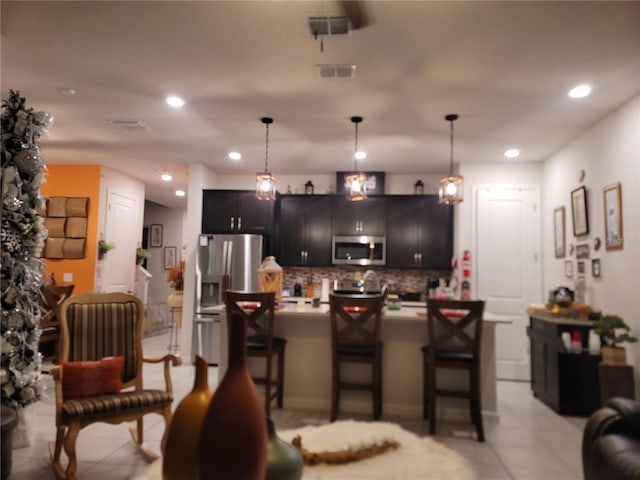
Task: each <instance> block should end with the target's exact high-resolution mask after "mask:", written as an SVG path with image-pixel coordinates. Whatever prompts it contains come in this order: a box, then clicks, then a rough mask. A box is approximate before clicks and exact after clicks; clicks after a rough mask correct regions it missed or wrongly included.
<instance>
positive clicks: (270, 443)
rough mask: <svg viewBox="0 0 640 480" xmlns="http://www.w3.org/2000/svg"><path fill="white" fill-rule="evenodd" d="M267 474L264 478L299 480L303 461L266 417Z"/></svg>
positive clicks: (271, 479) (266, 479) (270, 479)
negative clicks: (279, 435)
mask: <svg viewBox="0 0 640 480" xmlns="http://www.w3.org/2000/svg"><path fill="white" fill-rule="evenodd" d="M267 434H268V436H269V438H268V440H267V476H266V477H265V480H300V479H301V478H302V469H303V467H304V463H303V461H302V455H301V454H300V452H299V451H298V449H297V448H296V447H294V446H293V445H292V444H290V443H288V442H285V441H284V440H282V439H281V438H280V437H278V434H277V433H276V429H275V426H274V424H273V421H272V420H271V419H270V418H267Z"/></svg>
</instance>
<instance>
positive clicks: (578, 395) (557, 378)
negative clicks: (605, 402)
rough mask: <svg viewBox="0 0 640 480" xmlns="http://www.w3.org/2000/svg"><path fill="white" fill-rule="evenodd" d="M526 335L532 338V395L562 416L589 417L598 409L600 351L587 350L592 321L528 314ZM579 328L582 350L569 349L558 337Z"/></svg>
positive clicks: (599, 402)
mask: <svg viewBox="0 0 640 480" xmlns="http://www.w3.org/2000/svg"><path fill="white" fill-rule="evenodd" d="M529 318H530V323H529V327H527V334H528V335H529V338H530V340H531V389H532V390H533V394H534V395H535V396H536V397H537V398H539V399H540V400H541V401H542V402H544V403H545V404H546V405H548V406H549V407H551V408H552V409H553V410H555V411H556V412H558V413H560V414H563V415H585V416H588V415H590V414H591V413H593V412H594V411H595V410H597V409H598V408H600V406H601V400H600V375H599V365H600V361H601V360H602V356H601V355H600V354H594V353H590V352H589V350H588V348H587V347H588V339H589V331H590V330H591V329H592V326H593V322H592V321H590V320H574V319H571V318H566V317H558V316H554V315H551V314H545V313H539V314H535V315H531V316H530V317H529ZM574 331H579V332H580V335H581V337H582V349H581V351H580V352H579V353H573V352H569V351H568V350H567V349H566V347H565V346H564V344H563V343H562V340H561V339H560V336H561V334H562V333H564V332H568V333H570V334H571V332H574Z"/></svg>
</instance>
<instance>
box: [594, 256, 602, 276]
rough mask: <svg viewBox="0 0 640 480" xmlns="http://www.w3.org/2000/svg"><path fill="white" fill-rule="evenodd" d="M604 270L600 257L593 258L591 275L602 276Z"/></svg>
mask: <svg viewBox="0 0 640 480" xmlns="http://www.w3.org/2000/svg"><path fill="white" fill-rule="evenodd" d="M601 272H602V268H601V266H600V259H599V258H594V259H593V260H591V275H592V276H593V278H600V273H601Z"/></svg>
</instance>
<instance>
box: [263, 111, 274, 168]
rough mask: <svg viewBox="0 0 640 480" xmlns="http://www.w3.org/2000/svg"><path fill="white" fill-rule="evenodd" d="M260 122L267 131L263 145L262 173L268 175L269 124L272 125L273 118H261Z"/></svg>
mask: <svg viewBox="0 0 640 480" xmlns="http://www.w3.org/2000/svg"><path fill="white" fill-rule="evenodd" d="M260 121H261V122H262V123H264V126H265V127H266V130H267V133H266V138H265V145H264V173H269V124H271V123H273V118H271V117H262V118H261V119H260Z"/></svg>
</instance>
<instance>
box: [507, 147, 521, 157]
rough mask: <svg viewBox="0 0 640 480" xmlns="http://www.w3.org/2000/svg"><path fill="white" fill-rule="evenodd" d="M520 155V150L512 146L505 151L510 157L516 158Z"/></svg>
mask: <svg viewBox="0 0 640 480" xmlns="http://www.w3.org/2000/svg"><path fill="white" fill-rule="evenodd" d="M519 155H520V150H518V149H517V148H510V149H509V150H507V151H506V152H504V156H505V157H509V158H516V157H517V156H519Z"/></svg>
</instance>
